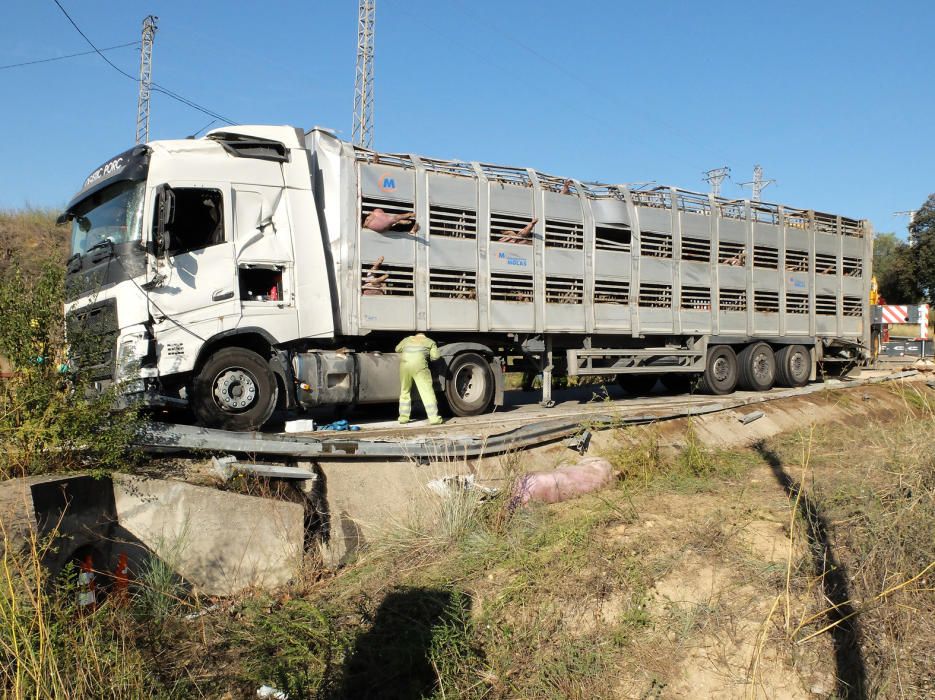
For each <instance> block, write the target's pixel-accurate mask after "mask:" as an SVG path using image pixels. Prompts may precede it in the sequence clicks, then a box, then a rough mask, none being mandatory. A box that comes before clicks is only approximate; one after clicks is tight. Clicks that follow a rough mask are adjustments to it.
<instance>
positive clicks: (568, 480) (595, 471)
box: [510, 457, 614, 508]
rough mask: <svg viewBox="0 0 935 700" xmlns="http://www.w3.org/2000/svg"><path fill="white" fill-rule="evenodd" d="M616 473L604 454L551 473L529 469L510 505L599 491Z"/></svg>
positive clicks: (556, 500)
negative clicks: (530, 470) (604, 457)
mask: <svg viewBox="0 0 935 700" xmlns="http://www.w3.org/2000/svg"><path fill="white" fill-rule="evenodd" d="M613 477H614V472H613V467H612V466H611V464H610V462H608V461H607V460H606V459H603V458H601V457H585V458H584V459H582V460H581V461H580V462H578V463H577V464H569V465H564V466H561V467H559V468H558V469H555V470H553V471H548V472H529V473H528V474H523V475H522V476H521V477H519V478H518V479H517V480H516V482H515V483H514V484H513V494H512V498H511V499H510V505H511V507H513V508H515V507H516V506H519V505H526V504H527V503H529V502H530V501H538V502H540V503H558V502H560V501H567V500H569V499H571V498H576V497H578V496H582V495H584V494H586V493H591V492H592V491H598V490H600V489H602V488H605V487H606V486H608V485H610V483H611V481H612V480H613Z"/></svg>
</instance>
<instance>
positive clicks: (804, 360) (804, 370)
mask: <svg viewBox="0 0 935 700" xmlns="http://www.w3.org/2000/svg"><path fill="white" fill-rule="evenodd" d="M811 365H812V358H811V356H810V355H809V353H808V349H807V348H806V347H805V346H803V345H783V346H782V347H781V348H780V349H779V350H778V351H777V352H776V383H777V384H778V385H779V386H790V387H800V386H805V385H806V384H808V377H809V375H810V374H811V373H812V366H811Z"/></svg>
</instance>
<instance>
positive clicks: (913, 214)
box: [893, 209, 919, 245]
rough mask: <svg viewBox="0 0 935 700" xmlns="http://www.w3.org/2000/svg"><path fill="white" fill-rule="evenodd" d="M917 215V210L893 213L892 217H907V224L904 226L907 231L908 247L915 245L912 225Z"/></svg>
mask: <svg viewBox="0 0 935 700" xmlns="http://www.w3.org/2000/svg"><path fill="white" fill-rule="evenodd" d="M918 213H919V210H918V209H906V210H905V211H894V212H893V216H908V217H909V223H908V224H907V225H906V229H907V230H908V231H909V245H914V244H915V236H913V235H912V225H913V224H914V223H915V222H916V214H918Z"/></svg>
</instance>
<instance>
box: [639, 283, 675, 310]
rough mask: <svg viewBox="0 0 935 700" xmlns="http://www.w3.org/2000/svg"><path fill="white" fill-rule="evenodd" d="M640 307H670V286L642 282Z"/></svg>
mask: <svg viewBox="0 0 935 700" xmlns="http://www.w3.org/2000/svg"><path fill="white" fill-rule="evenodd" d="M639 305H640V306H645V307H649V308H657V309H659V308H665V309H668V308H671V307H672V285H671V284H654V283H651V282H643V283H642V284H640V303H639Z"/></svg>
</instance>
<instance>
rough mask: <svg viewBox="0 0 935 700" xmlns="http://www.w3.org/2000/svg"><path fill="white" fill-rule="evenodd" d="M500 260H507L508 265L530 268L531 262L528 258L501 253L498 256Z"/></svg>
mask: <svg viewBox="0 0 935 700" xmlns="http://www.w3.org/2000/svg"><path fill="white" fill-rule="evenodd" d="M497 257H498V258H499V259H500V260H506V264H507V265H516V266H517V267H528V266H529V262H528V261H527V260H526V258H521V257H519V256H518V255H513V254H512V253H509V254H507V253H500V254H499V255H498V256H497Z"/></svg>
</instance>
